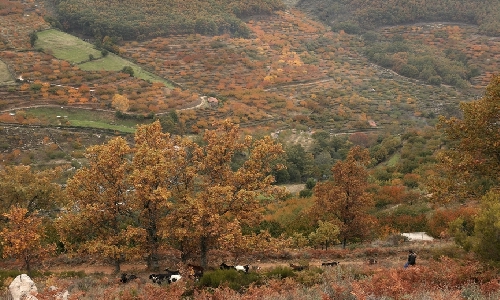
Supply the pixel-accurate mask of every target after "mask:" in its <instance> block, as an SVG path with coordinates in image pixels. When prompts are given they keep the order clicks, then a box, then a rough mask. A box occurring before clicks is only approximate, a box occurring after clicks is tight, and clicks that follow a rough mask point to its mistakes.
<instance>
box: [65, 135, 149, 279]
mask: <svg viewBox="0 0 500 300" xmlns="http://www.w3.org/2000/svg"><path fill="white" fill-rule="evenodd" d="M130 154H131V149H130V147H129V145H128V144H127V142H126V141H125V140H124V139H123V138H115V139H113V140H111V141H109V142H108V143H107V144H104V145H98V146H93V147H90V148H88V150H87V154H86V157H87V159H88V160H89V165H88V166H87V167H84V168H82V169H80V170H78V172H77V173H76V174H75V175H74V176H73V177H72V178H71V179H69V180H68V183H67V187H66V193H67V195H68V199H70V200H71V206H69V212H68V213H65V214H63V215H62V216H61V218H60V219H58V220H57V228H58V231H59V234H60V236H61V240H62V242H63V243H64V246H65V247H66V248H67V249H68V250H74V251H77V252H79V253H88V254H97V255H99V256H100V257H102V258H105V259H109V260H111V261H112V262H113V263H114V266H115V272H119V271H120V266H121V263H123V262H124V261H125V260H126V259H131V258H138V257H140V254H141V253H142V252H140V251H139V250H140V246H141V245H143V244H144V240H143V237H144V232H143V230H141V229H139V228H138V227H136V224H135V222H134V218H133V211H132V210H131V204H130V197H131V184H130V180H129V174H130V167H131V162H130Z"/></svg>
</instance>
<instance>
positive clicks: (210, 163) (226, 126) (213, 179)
mask: <svg viewBox="0 0 500 300" xmlns="http://www.w3.org/2000/svg"><path fill="white" fill-rule="evenodd" d="M215 125H216V127H215V129H213V130H206V131H205V133H204V135H203V141H202V143H201V144H200V145H197V146H196V147H193V148H192V150H191V151H190V156H191V157H190V158H189V161H190V164H191V166H192V167H193V169H191V170H190V172H193V175H194V176H193V177H191V176H186V175H185V176H184V177H183V178H179V179H178V180H179V182H178V183H177V184H178V185H179V186H182V187H186V189H185V190H181V193H174V194H173V198H174V201H175V206H174V207H173V211H172V214H171V215H169V218H168V224H169V228H172V236H173V237H175V239H176V241H177V244H178V245H183V250H184V251H189V250H190V251H192V252H194V253H193V254H197V255H199V257H200V264H201V265H202V266H207V263H208V262H207V256H208V252H209V251H210V250H212V249H217V248H219V247H221V246H222V245H224V244H225V240H227V237H228V235H232V236H234V238H235V239H237V238H236V237H237V236H239V235H241V234H242V233H241V226H242V225H244V224H245V225H252V224H253V225H255V224H257V222H258V221H259V218H260V217H261V214H260V213H259V209H260V208H261V206H262V202H261V201H262V200H261V199H260V198H259V197H262V198H263V199H265V197H281V196H282V195H283V193H284V190H283V189H280V188H277V187H274V186H273V185H272V184H273V182H274V177H273V176H272V175H271V171H272V170H273V167H274V165H273V164H274V162H275V161H276V159H277V158H278V157H279V156H280V155H281V154H282V153H283V149H282V147H281V145H280V144H277V143H275V141H273V140H272V139H271V138H270V137H269V136H267V137H264V138H262V139H259V140H254V139H253V138H252V137H251V136H245V137H244V138H241V134H240V130H239V127H238V126H237V125H235V124H233V123H231V122H230V121H228V120H226V121H223V122H220V123H218V124H215ZM237 154H243V155H245V156H246V160H245V161H244V162H243V163H242V164H240V165H239V166H235V167H234V168H233V167H232V160H233V158H235V156H236V155H237ZM187 246H189V247H187Z"/></svg>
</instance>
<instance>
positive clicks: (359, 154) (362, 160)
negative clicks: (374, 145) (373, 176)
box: [311, 146, 374, 248]
mask: <svg viewBox="0 0 500 300" xmlns="http://www.w3.org/2000/svg"><path fill="white" fill-rule="evenodd" d="M369 163H370V156H369V154H368V150H366V149H362V148H361V147H359V146H356V147H353V148H352V149H351V150H350V151H349V153H348V154H347V158H346V159H345V161H338V162H337V163H336V164H335V165H334V166H333V168H332V174H333V181H327V182H321V183H318V184H316V186H315V188H314V194H315V195H316V202H315V204H314V206H313V208H312V210H311V212H312V215H313V216H314V217H315V218H316V219H318V220H324V221H329V222H332V223H334V224H335V223H337V222H338V223H339V224H340V235H339V237H340V239H341V241H342V245H343V247H344V248H345V246H346V244H347V241H348V240H356V239H363V238H366V237H368V236H369V234H370V229H371V227H372V225H373V223H374V221H373V218H372V217H370V216H369V215H368V210H369V209H370V208H372V207H373V205H374V204H373V199H372V197H371V196H370V195H369V194H368V193H367V191H366V189H367V186H368V183H367V179H368V172H367V170H366V166H367V165H368V164H369Z"/></svg>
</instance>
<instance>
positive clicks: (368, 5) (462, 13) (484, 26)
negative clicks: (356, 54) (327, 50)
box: [298, 0, 500, 36]
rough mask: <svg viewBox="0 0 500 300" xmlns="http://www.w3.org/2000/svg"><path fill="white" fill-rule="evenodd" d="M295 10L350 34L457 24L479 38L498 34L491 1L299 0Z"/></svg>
mask: <svg viewBox="0 0 500 300" xmlns="http://www.w3.org/2000/svg"><path fill="white" fill-rule="evenodd" d="M298 7H300V8H302V9H304V10H306V11H310V12H312V13H313V14H315V15H317V16H318V17H319V18H320V19H321V20H322V21H324V22H326V23H328V24H330V25H331V26H332V27H333V28H343V29H345V30H346V31H348V32H351V33H360V32H361V31H362V30H367V29H372V28H373V27H379V26H387V25H398V24H408V23H418V22H459V23H469V24H475V25H479V28H480V30H481V32H482V33H483V34H487V35H491V36H498V35H499V34H500V29H499V28H500V26H499V25H500V24H499V22H500V8H499V6H498V2H497V1H495V0H486V1H474V0H464V1H456V0H439V1H426V0H390V1H384V0H375V1H372V0H301V1H300V2H299V4H298Z"/></svg>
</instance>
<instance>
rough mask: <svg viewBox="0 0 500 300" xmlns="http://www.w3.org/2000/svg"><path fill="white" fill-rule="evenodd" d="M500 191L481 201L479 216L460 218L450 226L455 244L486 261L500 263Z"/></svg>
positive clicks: (486, 196)
mask: <svg viewBox="0 0 500 300" xmlns="http://www.w3.org/2000/svg"><path fill="white" fill-rule="evenodd" d="M499 219H500V191H499V190H492V191H490V192H488V193H487V194H486V195H484V196H483V197H482V199H481V206H480V210H479V212H478V214H477V215H476V216H475V217H474V218H473V219H472V220H470V218H467V216H464V217H462V216H461V217H459V218H458V219H456V220H455V221H453V222H451V224H450V231H451V233H452V235H453V236H454V237H455V242H456V243H457V244H458V245H460V246H461V247H463V248H464V249H465V250H467V251H469V250H472V251H473V252H474V253H476V254H478V256H479V257H481V258H482V259H484V260H486V261H493V262H495V263H499V262H500V238H499V237H500V224H499V222H498V220H499Z"/></svg>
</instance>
